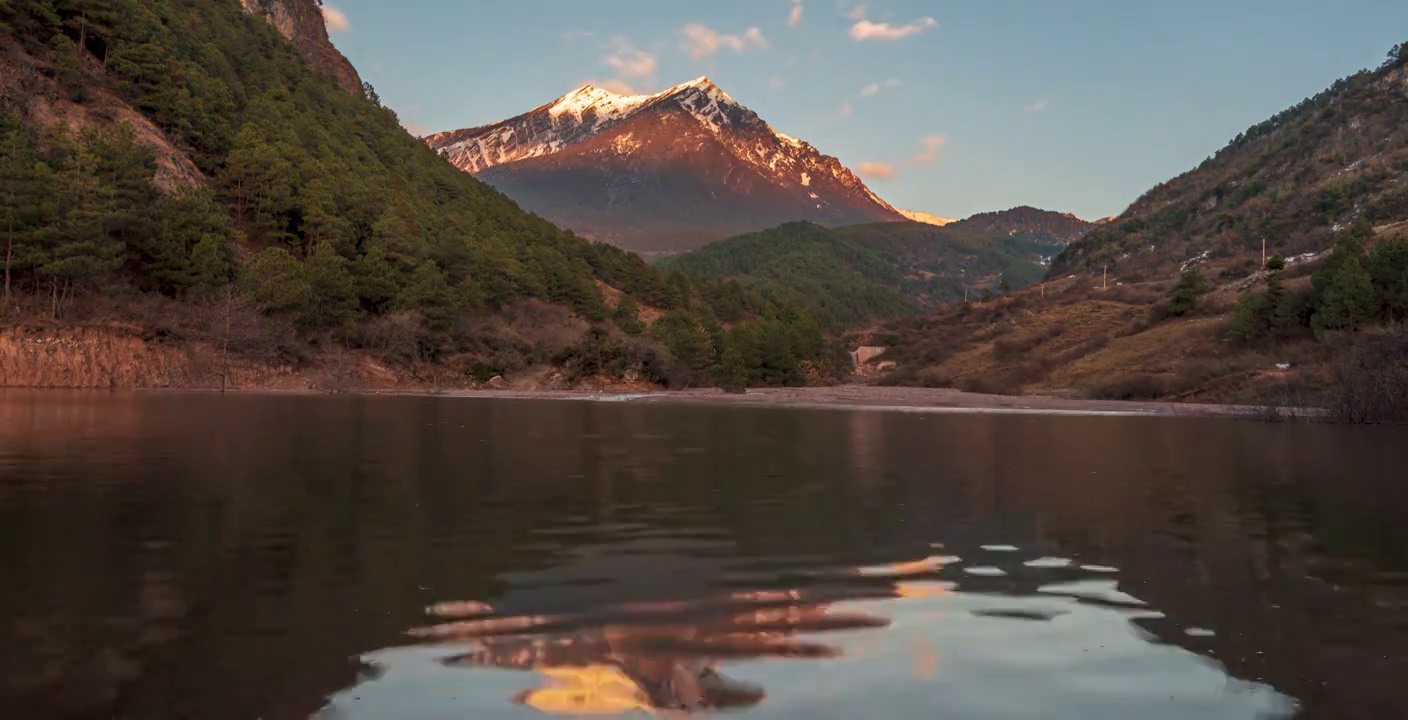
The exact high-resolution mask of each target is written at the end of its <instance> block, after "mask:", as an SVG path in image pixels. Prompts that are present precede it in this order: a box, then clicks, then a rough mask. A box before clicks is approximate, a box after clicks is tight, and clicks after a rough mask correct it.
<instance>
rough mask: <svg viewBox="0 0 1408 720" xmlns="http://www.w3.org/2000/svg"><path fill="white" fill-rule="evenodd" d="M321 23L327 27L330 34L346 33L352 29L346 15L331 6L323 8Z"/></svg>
mask: <svg viewBox="0 0 1408 720" xmlns="http://www.w3.org/2000/svg"><path fill="white" fill-rule="evenodd" d="M323 23H324V24H325V25H327V26H328V30H329V31H330V32H335V33H339V32H347V31H348V30H351V29H352V23H351V21H349V20H348V19H347V13H345V12H342V11H341V10H338V9H337V8H335V7H333V6H331V5H324V6H323Z"/></svg>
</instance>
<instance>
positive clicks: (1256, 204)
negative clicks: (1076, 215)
mask: <svg viewBox="0 0 1408 720" xmlns="http://www.w3.org/2000/svg"><path fill="white" fill-rule="evenodd" d="M1358 218H1365V219H1367V220H1369V221H1370V222H1372V223H1373V224H1374V225H1376V226H1382V225H1386V224H1391V223H1395V222H1399V221H1403V220H1408V49H1405V47H1404V46H1402V45H1400V46H1398V47H1395V48H1393V50H1392V51H1391V52H1390V53H1389V56H1388V58H1387V59H1386V60H1385V62H1384V63H1383V65H1381V66H1380V67H1379V68H1377V69H1374V70H1364V71H1362V72H1359V73H1356V74H1354V75H1352V76H1350V77H1347V78H1345V79H1343V80H1340V81H1338V82H1336V83H1335V84H1334V86H1332V87H1331V88H1329V89H1328V90H1325V91H1324V92H1321V93H1319V94H1317V95H1315V96H1314V97H1310V98H1307V99H1306V100H1304V101H1302V102H1300V103H1299V104H1297V105H1296V106H1295V107H1292V108H1289V109H1287V110H1285V111H1284V112H1281V113H1279V114H1278V115H1276V116H1275V117H1273V118H1271V119H1269V120H1267V121H1265V122H1263V123H1260V124H1258V125H1256V126H1254V127H1252V128H1250V129H1248V130H1247V131H1246V132H1244V133H1242V134H1240V135H1238V136H1237V137H1236V138H1235V139H1233V140H1232V142H1231V143H1229V144H1228V145H1227V146H1226V147H1224V148H1222V149H1221V150H1219V151H1218V152H1217V153H1216V154H1214V155H1213V156H1211V157H1209V158H1208V159H1207V160H1206V161H1204V162H1203V163H1202V164H1201V165H1199V166H1198V167H1197V168H1196V169H1193V170H1190V171H1189V172H1187V173H1184V174H1183V175H1180V176H1179V177H1176V178H1174V179H1172V180H1170V181H1168V182H1166V183H1163V184H1161V185H1159V186H1158V187H1155V188H1153V189H1152V190H1150V191H1148V192H1147V193H1145V194H1144V195H1143V196H1142V197H1140V198H1139V199H1138V200H1136V201H1135V202H1134V204H1133V205H1131V206H1130V208H1129V209H1128V210H1126V211H1125V212H1124V213H1123V214H1122V215H1120V216H1119V217H1118V218H1115V219H1114V220H1113V221H1112V222H1109V223H1107V224H1104V225H1102V226H1100V227H1098V228H1096V229H1095V230H1093V231H1091V232H1090V233H1089V234H1088V235H1086V236H1085V237H1084V238H1083V239H1082V240H1080V241H1078V242H1076V243H1073V244H1072V245H1071V246H1070V248H1069V249H1067V250H1066V252H1064V253H1062V254H1061V256H1060V257H1058V258H1057V259H1056V261H1055V263H1054V264H1053V266H1052V269H1051V273H1052V276H1053V277H1056V276H1060V275H1064V274H1067V273H1071V272H1079V271H1081V270H1086V269H1095V270H1102V271H1103V269H1105V268H1108V269H1109V271H1110V272H1111V273H1114V274H1116V275H1117V276H1119V277H1120V279H1122V280H1129V281H1142V280H1151V279H1158V278H1160V277H1165V278H1166V277H1169V276H1171V275H1174V274H1176V273H1177V272H1179V268H1180V267H1181V266H1182V265H1183V264H1185V263H1188V262H1189V261H1195V262H1197V263H1199V264H1203V265H1212V266H1216V267H1217V269H1218V271H1219V272H1220V271H1222V270H1223V269H1227V270H1228V271H1229V273H1231V274H1237V273H1240V274H1241V275H1245V274H1246V273H1247V272H1249V271H1250V270H1251V269H1253V268H1255V266H1256V265H1257V264H1258V263H1259V262H1260V258H1261V252H1262V247H1263V242H1265V245H1266V248H1267V252H1268V254H1270V255H1278V254H1279V255H1282V256H1284V257H1287V258H1290V257H1295V256H1298V255H1303V254H1305V253H1315V252H1322V251H1324V250H1325V249H1326V248H1327V247H1328V246H1329V245H1330V244H1331V243H1332V242H1333V239H1334V236H1335V234H1336V233H1338V232H1339V231H1340V230H1342V229H1343V228H1345V227H1348V226H1349V225H1350V224H1352V223H1353V222H1354V221H1355V220H1356V219H1358Z"/></svg>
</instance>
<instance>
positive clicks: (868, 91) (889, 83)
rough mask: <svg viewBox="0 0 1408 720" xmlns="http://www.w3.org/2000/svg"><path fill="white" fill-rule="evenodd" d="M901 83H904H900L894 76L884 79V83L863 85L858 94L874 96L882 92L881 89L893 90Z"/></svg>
mask: <svg viewBox="0 0 1408 720" xmlns="http://www.w3.org/2000/svg"><path fill="white" fill-rule="evenodd" d="M903 84H904V83H901V82H900V81H899V80H897V79H895V78H890V79H889V80H886V81H885V82H884V83H870V84H869V85H866V86H865V87H863V88H861V89H860V96H861V97H874V96H876V95H879V94H880V93H881V92H883V91H885V90H893V89H895V88H897V87H899V86H900V85H903Z"/></svg>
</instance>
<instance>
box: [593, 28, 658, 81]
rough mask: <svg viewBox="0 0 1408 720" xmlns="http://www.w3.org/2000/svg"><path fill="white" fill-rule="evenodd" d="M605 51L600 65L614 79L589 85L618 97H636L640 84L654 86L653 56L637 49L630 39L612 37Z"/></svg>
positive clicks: (622, 36) (654, 64)
mask: <svg viewBox="0 0 1408 720" xmlns="http://www.w3.org/2000/svg"><path fill="white" fill-rule="evenodd" d="M605 50H606V54H605V55H603V56H602V58H601V64H602V65H605V66H606V67H608V68H611V70H612V72H613V73H614V74H615V77H613V78H608V79H605V80H592V81H591V82H590V84H591V85H595V86H596V87H599V88H601V89H603V90H609V91H611V92H614V93H617V94H618V95H636V94H638V93H637V88H638V87H639V86H640V85H641V84H644V85H646V86H653V85H654V84H655V68H656V62H655V56H654V55H652V54H650V53H648V52H646V51H644V50H641V49H639V48H637V47H636V46H635V44H634V43H632V42H631V39H630V38H628V37H626V36H624V35H617V36H615V37H612V38H611V39H610V40H609V41H607V43H606V46H605Z"/></svg>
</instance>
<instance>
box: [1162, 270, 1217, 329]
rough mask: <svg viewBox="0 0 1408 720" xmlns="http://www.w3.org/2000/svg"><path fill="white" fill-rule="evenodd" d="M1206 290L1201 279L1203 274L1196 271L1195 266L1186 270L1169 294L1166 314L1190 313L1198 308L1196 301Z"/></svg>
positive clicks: (1179, 314) (1182, 314)
mask: <svg viewBox="0 0 1408 720" xmlns="http://www.w3.org/2000/svg"><path fill="white" fill-rule="evenodd" d="M1207 291H1208V286H1207V283H1206V282H1205V281H1204V280H1203V274H1202V273H1200V272H1198V270H1197V268H1194V269H1192V270H1188V271H1187V272H1185V273H1183V277H1182V278H1180V279H1179V281H1178V285H1177V286H1175V287H1174V288H1173V292H1172V293H1170V294H1169V300H1168V314H1169V315H1171V316H1173V317H1182V316H1184V315H1188V314H1191V313H1192V312H1193V311H1194V310H1196V309H1197V308H1198V301H1199V300H1201V299H1202V297H1203V295H1206V294H1207Z"/></svg>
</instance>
